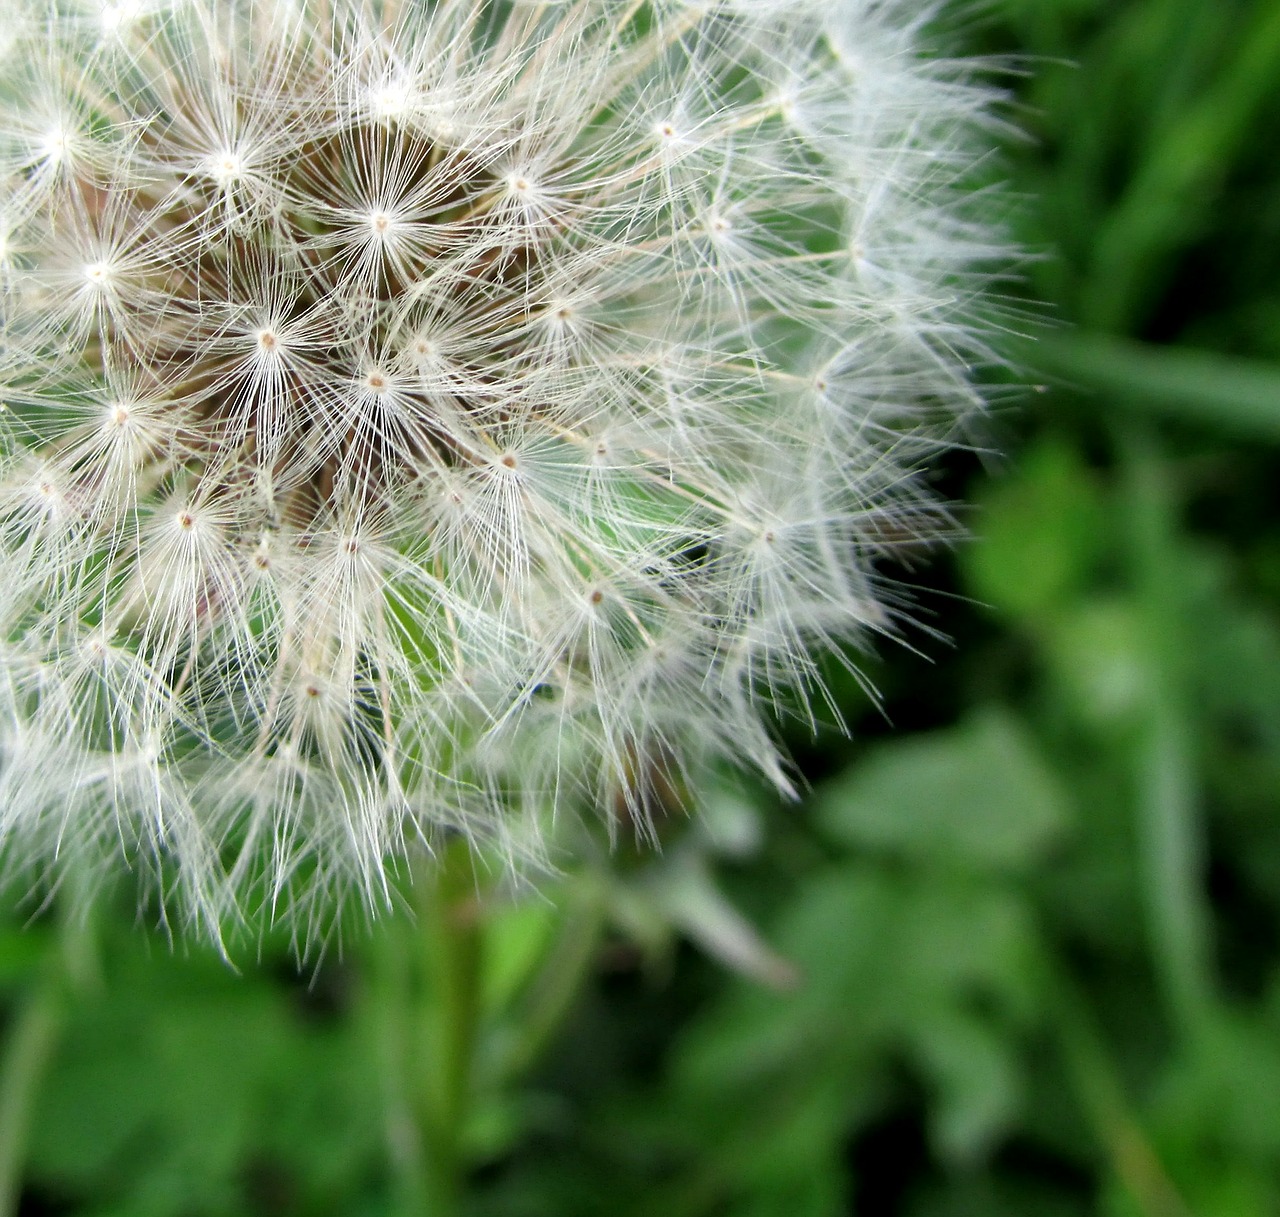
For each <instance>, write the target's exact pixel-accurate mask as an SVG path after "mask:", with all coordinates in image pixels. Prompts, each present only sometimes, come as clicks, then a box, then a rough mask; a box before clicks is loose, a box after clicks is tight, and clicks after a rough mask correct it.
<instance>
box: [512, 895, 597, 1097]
mask: <svg viewBox="0 0 1280 1217" xmlns="http://www.w3.org/2000/svg"><path fill="white" fill-rule="evenodd" d="M604 924H605V915H604V902H603V900H602V898H601V895H600V893H599V892H598V891H597V890H596V885H595V884H594V883H593V882H592V881H591V880H590V879H589V878H588V877H587V875H586V873H585V872H584V873H583V875H582V876H581V878H580V880H579V884H578V888H577V890H576V892H575V893H574V897H573V903H572V907H570V908H569V909H568V911H567V912H566V914H565V917H564V927H563V929H562V930H561V932H560V936H559V937H558V938H557V940H556V942H555V945H554V946H553V947H552V949H551V952H550V954H549V955H548V956H547V959H546V962H545V963H544V964H543V966H542V969H541V970H540V972H539V974H538V979H537V982H536V984H535V985H534V987H533V991H532V992H531V993H530V995H529V1001H528V1005H527V1007H526V1008H525V1010H524V1012H523V1015H522V1017H521V1019H520V1038H519V1039H518V1040H517V1042H516V1043H515V1045H514V1046H513V1047H512V1049H511V1052H510V1055H509V1056H508V1059H507V1060H506V1062H505V1065H504V1071H503V1072H504V1075H505V1076H506V1077H507V1078H510V1079H512V1080H513V1081H519V1080H520V1079H522V1078H523V1077H524V1076H525V1074H527V1073H528V1071H529V1070H530V1069H531V1068H532V1067H533V1066H534V1065H535V1064H536V1063H537V1061H538V1060H539V1058H540V1057H541V1056H542V1054H543V1053H544V1052H545V1051H546V1050H547V1047H548V1046H549V1045H550V1043H551V1042H552V1040H554V1038H555V1036H556V1034H557V1033H558V1032H559V1030H560V1028H561V1026H562V1024H563V1023H564V1019H565V1015H566V1014H567V1013H568V1012H569V1010H570V1009H571V1008H572V1006H573V1004H574V1001H575V1000H576V999H577V997H578V994H579V993H580V992H581V990H582V986H583V982H584V981H585V980H586V977H587V975H588V973H589V971H590V969H591V964H592V962H593V961H594V960H595V958H596V951H597V948H598V947H599V945H600V936H601V933H602V931H603V929H604Z"/></svg>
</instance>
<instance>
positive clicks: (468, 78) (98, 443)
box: [0, 0, 1000, 927]
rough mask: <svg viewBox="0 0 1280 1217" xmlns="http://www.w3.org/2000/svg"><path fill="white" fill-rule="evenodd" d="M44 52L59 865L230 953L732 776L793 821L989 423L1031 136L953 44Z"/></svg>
mask: <svg viewBox="0 0 1280 1217" xmlns="http://www.w3.org/2000/svg"><path fill="white" fill-rule="evenodd" d="M9 7H10V9H13V7H14V6H13V5H12V4H11V5H10V6H9ZM6 24H7V29H6V31H5V36H6V37H5V48H4V54H5V59H4V69H3V84H2V85H0V310H2V311H0V326H2V331H0V332H2V335H3V337H2V343H3V346H2V347H0V391H2V392H3V402H4V412H3V415H2V423H0V425H2V428H3V431H2V436H3V465H2V467H0V639H2V641H0V755H2V757H3V764H2V766H0V837H2V838H3V841H4V849H5V855H6V857H7V858H8V860H9V863H10V865H11V866H14V867H19V868H25V867H27V866H29V865H30V864H32V863H33V862H34V863H35V864H36V865H37V866H41V864H45V867H46V868H47V867H48V865H49V864H53V863H54V862H55V860H58V862H59V863H61V861H62V860H71V861H73V863H74V864H75V865H77V866H85V865H87V866H90V867H98V866H102V865H104V864H110V860H111V859H119V858H121V857H123V858H124V859H126V860H128V861H129V862H130V863H131V864H134V865H138V864H142V865H144V866H150V867H154V869H155V870H156V871H157V873H158V874H160V875H161V876H163V877H164V881H165V883H166V884H168V883H172V884H173V885H174V887H175V888H176V889H177V890H178V891H179V892H180V893H181V896H182V898H183V899H184V900H185V902H186V907H187V909H188V910H189V912H190V915H191V916H192V917H193V918H195V919H197V920H201V921H203V922H204V923H205V924H206V925H208V926H210V927H216V926H218V925H220V924H223V923H225V921H226V920H227V919H228V918H229V917H231V916H232V915H234V911H235V910H236V909H245V908H248V909H250V910H253V909H261V908H263V907H265V908H266V909H268V910H271V911H275V912H280V911H284V912H286V913H287V914H288V915H292V916H304V917H311V916H313V915H317V916H321V915H324V912H325V910H329V909H331V908H332V907H333V905H334V903H335V901H336V900H337V899H338V898H340V897H341V896H342V895H343V893H346V892H349V891H353V890H354V891H355V892H358V893H359V895H360V897H362V898H363V899H364V900H365V901H367V902H370V903H376V902H378V901H380V900H382V899H385V895H386V883H387V879H386V874H387V869H388V866H389V865H392V864H393V863H394V861H395V859H396V858H398V857H401V856H403V854H404V853H405V852H406V851H407V850H409V849H410V848H413V847H414V843H415V842H417V841H421V842H425V843H426V844H427V845H428V846H430V845H431V843H433V842H435V841H437V840H439V839H440V837H441V836H442V834H448V833H449V832H451V831H458V832H462V833H464V834H467V835H468V836H469V837H470V838H472V839H474V840H476V841H477V842H484V843H487V846H488V847H491V848H494V849H496V850H497V851H499V852H505V853H506V854H508V855H509V856H511V857H512V858H513V859H517V858H520V857H526V856H529V855H536V854H537V852H538V850H539V840H540V837H541V830H542V827H543V826H544V825H545V823H546V821H547V819H548V817H549V816H550V815H551V814H553V813H554V812H555V811H556V810H557V808H560V809H569V808H581V807H583V806H585V805H590V804H592V803H594V804H595V805H597V806H601V807H603V808H606V809H607V810H606V814H607V815H609V816H611V817H615V818H616V817H617V815H618V809H619V808H626V809H628V810H629V813H630V818H631V819H633V820H634V821H635V822H636V823H638V824H641V825H643V823H644V822H645V816H646V813H647V812H648V810H649V809H650V808H651V806H652V805H653V801H654V800H655V799H658V800H665V799H670V798H671V797H673V794H674V792H676V791H678V790H679V789H680V788H681V787H682V786H683V784H684V772H685V770H686V769H687V768H688V767H690V766H697V765H700V764H702V763H704V762H705V761H706V760H708V759H711V758H714V757H717V756H724V755H729V756H732V757H734V758H737V759H739V760H742V761H745V762H747V763H749V764H751V765H754V766H756V767H757V768H758V769H759V770H761V771H762V772H763V773H765V774H767V775H768V776H769V777H770V778H771V779H772V780H774V781H775V782H777V783H779V784H780V785H784V786H785V784H786V779H785V776H784V773H783V768H782V766H781V763H780V760H779V757H778V755H777V751H776V748H775V745H774V743H773V742H772V740H771V737H770V733H769V731H768V730H767V728H766V727H765V725H764V721H763V718H762V703H768V702H770V701H771V700H772V699H774V697H775V695H776V694H777V693H778V692H779V691H781V690H782V689H784V688H788V689H789V688H793V687H795V686H801V687H805V688H808V689H809V690H810V692H812V691H813V690H814V689H815V687H816V658H815V657H816V656H818V655H819V654H820V653H821V652H822V651H823V650H824V649H826V648H829V647H830V646H832V645H839V644H847V643H849V642H850V641H856V640H857V639H858V638H859V637H860V636H862V635H865V634H866V633H867V632H868V631H872V632H874V631H886V630H891V629H892V628H893V625H894V622H895V619H896V615H897V613H896V610H895V608H894V604H895V600H894V596H893V594H892V585H891V584H890V583H887V582H886V580H885V578H884V577H883V576H882V575H881V574H880V573H878V572H877V569H876V565H877V562H878V561H879V560H880V559H881V558H882V557H883V556H884V555H885V554H886V553H889V552H890V551H892V550H893V549H894V547H895V546H898V545H901V544H903V543H904V542H915V541H917V540H919V539H920V538H921V537H924V538H926V539H927V537H928V536H929V535H930V534H931V532H933V531H935V530H936V529H937V528H938V526H939V522H940V520H941V518H942V517H941V514H940V513H939V512H937V511H936V510H935V509H934V508H933V507H932V506H931V505H930V503H929V500H928V495H927V493H926V492H925V490H924V488H923V486H922V483H921V472H922V470H923V468H924V466H925V464H926V462H927V461H928V459H929V458H930V457H931V456H933V455H934V454H935V453H936V452H937V451H938V449H939V447H940V446H942V445H945V444H947V443H948V442H951V441H952V440H953V439H954V437H955V435H956V434H957V428H958V426H959V424H960V423H961V422H962V420H963V419H964V418H965V417H966V416H967V415H968V414H970V413H971V412H972V411H973V410H974V409H976V408H978V407H979V406H980V404H981V403H980V399H979V397H978V395H977V394H976V393H975V392H974V390H973V388H972V387H971V385H970V383H969V370H970V367H971V366H972V365H973V364H974V363H975V362H977V361H981V360H982V359H983V358H984V354H983V344H982V336H981V326H980V325H979V323H978V321H977V318H976V313H975V310H974V305H973V298H974V296H975V293H976V291H977V288H978V286H979V281H980V278H981V274H982V271H981V268H983V267H984V266H988V265H989V264H990V260H991V259H992V258H993V257H999V256H1000V242H999V239H998V237H995V236H993V235H992V234H991V233H989V232H988V231H987V230H986V228H985V227H984V226H983V224H982V223H980V222H976V221H975V220H974V218H973V214H972V213H973V209H972V207H970V206H969V200H968V198H967V196H966V193H965V191H964V190H963V189H962V187H963V185H964V183H965V182H966V180H967V179H968V177H969V176H970V175H971V173H972V171H973V169H974V165H975V163H976V160H977V158H978V157H980V156H981V155H983V152H984V139H983V138H981V136H982V133H983V131H984V129H985V128H986V127H987V126H988V125H989V110H990V103H991V95H990V93H989V91H988V90H987V89H985V88H984V87H982V86H980V85H978V84H975V83H974V81H973V79H972V73H971V71H970V70H969V69H968V68H967V67H966V66H965V65H964V64H957V63H955V62H947V61H941V60H938V59H933V58H926V57H925V56H923V55H922V53H921V48H920V46H919V45H918V43H919V39H920V33H921V27H922V18H921V14H920V6H919V4H917V3H915V2H914V0H910V2H908V0H787V2H786V3H767V2H760V0H706V2H705V3H680V2H679V0H562V2H560V3H522V2H512V0H506V2H497V0H436V2H434V3H412V2H410V0H404V2H403V3H398V2H396V0H382V2H381V3H378V2H377V0H326V2H324V3H320V2H317V3H314V4H303V3H301V2H292V3H291V2H290V0H171V2H169V3H158V2H155V0H135V2H133V3H129V4H119V3H115V4H108V5H98V6H92V5H80V6H76V7H72V8H68V7H66V6H65V5H61V4H59V5H54V6H53V7H46V6H45V5H43V4H30V5H28V6H27V7H26V8H20V9H19V10H18V11H17V12H14V13H12V14H11V13H10V12H8V11H7V12H6ZM53 873H55V874H56V873H57V867H56V866H55V867H53Z"/></svg>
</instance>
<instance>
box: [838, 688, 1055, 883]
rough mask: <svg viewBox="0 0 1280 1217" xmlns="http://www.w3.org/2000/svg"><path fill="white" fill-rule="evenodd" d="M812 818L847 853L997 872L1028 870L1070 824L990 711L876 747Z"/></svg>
mask: <svg viewBox="0 0 1280 1217" xmlns="http://www.w3.org/2000/svg"><path fill="white" fill-rule="evenodd" d="M814 816H815V818H816V820H817V822H818V824H819V825H820V826H821V827H822V828H823V829H824V830H825V831H826V832H827V833H829V834H830V835H831V836H832V837H833V838H835V839H836V840H838V841H840V842H842V843H843V844H846V845H849V846H852V847H857V848H868V847H869V848H874V849H880V850H884V851H886V852H889V853H894V854H899V855H902V856H907V857H912V858H918V859H927V860H929V861H931V862H934V863H938V864H942V865H944V866H948V867H952V866H960V867H966V868H974V869H993V870H1016V869H1022V868H1026V867H1028V866H1030V865H1032V864H1033V863H1034V862H1036V861H1037V860H1038V859H1039V858H1040V857H1042V856H1043V854H1044V852H1045V851H1046V850H1047V849H1048V848H1049V847H1050V846H1051V845H1052V844H1053V843H1054V841H1056V840H1057V839H1058V838H1059V837H1060V835H1061V833H1062V830H1063V827H1064V825H1065V823H1066V821H1067V811H1066V798H1065V796H1064V793H1063V791H1062V790H1061V788H1060V786H1059V783H1058V781H1057V779H1056V777H1055V775H1054V774H1053V773H1052V772H1051V771H1050V770H1049V768H1048V766H1047V765H1046V764H1045V763H1044V761H1043V759H1042V758H1041V757H1040V755H1039V753H1038V751H1037V749H1036V746H1035V743H1034V742H1033V741H1032V739H1031V738H1030V737H1029V736H1028V734H1027V733H1026V731H1025V730H1024V729H1023V728H1022V727H1021V725H1020V724H1019V723H1018V722H1017V721H1016V720H1015V719H1013V718H1011V717H1010V716H1009V715H1007V714H1005V713H1003V712H1000V711H995V710H989V711H987V712H985V713H983V714H981V715H979V716H977V717H975V718H973V719H971V720H970V721H968V722H966V723H963V724H961V725H960V726H959V727H956V728H953V729H951V730H947V731H937V732H933V733H932V734H930V735H925V736H918V737H916V738H914V739H906V738H904V739H901V740H895V741H893V742H891V743H888V744H884V745H881V746H880V747H878V748H876V749H875V750H874V751H872V752H870V753H869V754H868V755H867V756H866V757H864V758H863V759H862V760H861V761H860V762H858V763H857V764H855V765H853V766H852V767H850V768H849V769H848V770H846V771H845V773H844V774H843V775H841V776H840V777H839V778H837V779H836V780H835V781H833V782H831V783H829V784H828V785H826V786H825V787H823V788H822V789H821V790H820V791H819V792H818V793H817V795H816V797H815V799H814Z"/></svg>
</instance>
